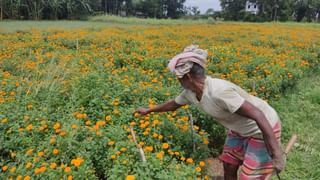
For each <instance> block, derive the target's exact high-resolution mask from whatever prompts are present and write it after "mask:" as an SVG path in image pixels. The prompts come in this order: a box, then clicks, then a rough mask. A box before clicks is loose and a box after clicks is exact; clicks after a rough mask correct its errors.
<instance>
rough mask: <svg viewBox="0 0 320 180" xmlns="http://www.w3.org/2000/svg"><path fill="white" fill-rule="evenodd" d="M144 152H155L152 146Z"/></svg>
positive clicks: (147, 147)
mask: <svg viewBox="0 0 320 180" xmlns="http://www.w3.org/2000/svg"><path fill="white" fill-rule="evenodd" d="M144 150H145V151H146V152H152V151H153V147H152V146H146V147H145V148H144Z"/></svg>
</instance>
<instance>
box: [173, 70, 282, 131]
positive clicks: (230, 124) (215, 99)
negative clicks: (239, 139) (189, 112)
mask: <svg viewBox="0 0 320 180" xmlns="http://www.w3.org/2000/svg"><path fill="white" fill-rule="evenodd" d="M175 101H176V103H178V104H180V105H185V104H192V105H195V106H196V107H198V108H199V109H201V110H203V111H204V112H206V113H207V114H209V115H211V116H212V117H213V118H214V119H215V120H217V121H218V122H219V123H221V124H222V125H223V126H225V127H226V128H228V129H230V130H233V131H235V132H237V133H239V134H240V135H242V136H252V135H255V134H261V131H260V129H259V127H258V126H257V124H256V122H255V121H254V120H252V119H250V118H247V117H244V116H241V115H238V114H236V113H235V112H236V111H237V110H238V109H239V108H240V107H241V105H242V104H243V103H244V101H248V102H250V103H252V104H253V105H254V106H256V107H257V108H259V109H260V110H261V111H262V112H263V113H264V115H265V116H266V118H267V120H268V122H269V123H270V125H271V127H273V126H274V125H275V124H276V122H277V121H278V120H279V117H278V115H277V113H276V111H275V110H274V109H273V108H272V107H271V106H270V105H269V104H268V103H266V102H265V101H263V100H262V99H260V98H258V97H255V96H252V95H250V94H249V93H247V92H246V91H244V90H243V89H242V88H241V87H239V86H237V85H235V84H234V83H232V82H229V81H226V80H222V79H216V78H211V77H210V76H207V77H206V79H205V84H204V90H203V94H202V97H201V99H200V101H199V100H198V99H197V97H196V94H195V93H194V92H192V91H191V90H188V89H184V90H183V91H182V93H181V94H180V95H179V96H177V97H176V98H175Z"/></svg>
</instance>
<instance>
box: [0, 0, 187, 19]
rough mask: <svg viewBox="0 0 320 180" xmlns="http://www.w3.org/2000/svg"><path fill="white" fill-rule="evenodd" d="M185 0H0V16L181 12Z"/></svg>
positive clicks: (175, 14)
mask: <svg viewBox="0 0 320 180" xmlns="http://www.w3.org/2000/svg"><path fill="white" fill-rule="evenodd" d="M184 2H185V0H0V8H1V12H0V13H1V19H32V20H40V19H79V18H83V17H86V16H88V15H96V14H112V15H122V16H141V17H153V18H178V17H180V16H181V15H184V14H185V12H186V7H185V6H184Z"/></svg>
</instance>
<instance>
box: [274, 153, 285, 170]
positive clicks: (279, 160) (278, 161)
mask: <svg viewBox="0 0 320 180" xmlns="http://www.w3.org/2000/svg"><path fill="white" fill-rule="evenodd" d="M273 166H274V168H275V170H276V171H277V172H278V173H279V172H281V171H282V170H283V168H284V166H285V162H284V155H283V154H282V153H277V154H275V155H274V156H273Z"/></svg>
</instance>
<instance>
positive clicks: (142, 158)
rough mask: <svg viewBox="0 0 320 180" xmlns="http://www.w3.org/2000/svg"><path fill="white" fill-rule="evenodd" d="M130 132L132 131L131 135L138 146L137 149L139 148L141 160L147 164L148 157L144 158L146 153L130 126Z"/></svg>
mask: <svg viewBox="0 0 320 180" xmlns="http://www.w3.org/2000/svg"><path fill="white" fill-rule="evenodd" d="M130 131H131V134H132V137H133V141H134V143H135V144H136V146H137V148H138V151H139V154H140V158H141V160H142V161H143V162H146V157H145V156H144V152H143V149H142V148H141V146H140V144H138V143H137V140H136V135H135V133H134V131H133V128H132V127H131V126H130Z"/></svg>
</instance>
